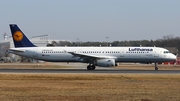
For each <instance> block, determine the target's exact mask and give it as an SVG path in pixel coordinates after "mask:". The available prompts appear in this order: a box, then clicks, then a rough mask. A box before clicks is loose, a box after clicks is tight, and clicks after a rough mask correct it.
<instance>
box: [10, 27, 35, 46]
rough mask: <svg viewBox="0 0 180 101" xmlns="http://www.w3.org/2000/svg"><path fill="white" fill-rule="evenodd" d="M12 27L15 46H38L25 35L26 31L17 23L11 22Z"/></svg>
mask: <svg viewBox="0 0 180 101" xmlns="http://www.w3.org/2000/svg"><path fill="white" fill-rule="evenodd" d="M9 26H10V29H11V33H12V38H13V41H14V46H15V47H16V48H18V47H36V46H35V45H34V44H33V43H32V42H31V41H29V39H28V38H27V37H26V36H25V35H24V33H23V32H22V31H21V30H20V29H19V27H18V26H17V25H16V24H10V25H9Z"/></svg>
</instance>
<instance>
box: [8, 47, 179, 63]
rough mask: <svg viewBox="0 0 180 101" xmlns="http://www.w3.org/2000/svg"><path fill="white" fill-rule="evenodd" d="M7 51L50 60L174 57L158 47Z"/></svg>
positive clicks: (168, 59)
mask: <svg viewBox="0 0 180 101" xmlns="http://www.w3.org/2000/svg"><path fill="white" fill-rule="evenodd" d="M21 51H22V52H21ZM8 52H11V53H14V54H17V55H21V56H25V57H29V58H33V59H38V60H43V61H51V62H86V55H87V56H89V55H92V56H101V57H102V56H105V57H106V58H114V59H115V62H141V63H152V62H165V61H172V60H175V59H176V56H175V55H174V54H172V53H169V51H168V50H167V49H164V48H160V47H24V48H10V49H9V50H8ZM72 52H73V53H77V54H80V56H77V55H73V54H71V53H72ZM81 55H83V57H81ZM88 58H89V57H88Z"/></svg>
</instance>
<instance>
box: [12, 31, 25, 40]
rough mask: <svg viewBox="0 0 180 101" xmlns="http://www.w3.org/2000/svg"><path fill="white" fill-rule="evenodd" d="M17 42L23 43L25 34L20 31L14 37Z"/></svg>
mask: <svg viewBox="0 0 180 101" xmlns="http://www.w3.org/2000/svg"><path fill="white" fill-rule="evenodd" d="M13 38H14V40H15V41H21V40H22V39H23V34H22V32H20V31H16V32H15V33H14V35H13Z"/></svg>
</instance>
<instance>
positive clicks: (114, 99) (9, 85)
mask: <svg viewBox="0 0 180 101" xmlns="http://www.w3.org/2000/svg"><path fill="white" fill-rule="evenodd" d="M179 85H180V75H178V74H176V75H175V74H174V75H173V74H162V75H161V74H113V75H112V74H111V75H110V74H0V99H1V101H179V100H180V87H179Z"/></svg>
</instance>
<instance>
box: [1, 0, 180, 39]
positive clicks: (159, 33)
mask: <svg viewBox="0 0 180 101" xmlns="http://www.w3.org/2000/svg"><path fill="white" fill-rule="evenodd" d="M9 24H17V25H18V26H19V27H20V28H21V30H22V31H23V32H24V33H25V34H26V36H27V37H29V38H31V37H33V36H37V35H45V34H48V35H49V36H50V39H55V40H70V41H101V42H103V41H109V42H112V41H125V40H127V41H129V40H157V39H162V38H163V36H167V35H171V36H174V37H180V0H0V33H1V34H0V40H3V34H4V33H7V34H8V36H11V32H10V29H9Z"/></svg>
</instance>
